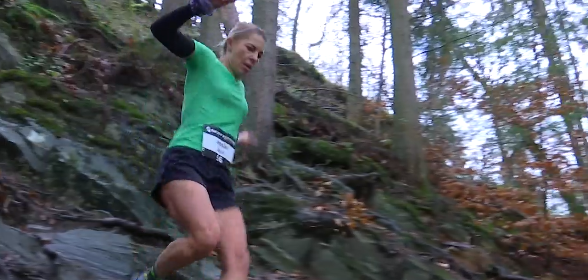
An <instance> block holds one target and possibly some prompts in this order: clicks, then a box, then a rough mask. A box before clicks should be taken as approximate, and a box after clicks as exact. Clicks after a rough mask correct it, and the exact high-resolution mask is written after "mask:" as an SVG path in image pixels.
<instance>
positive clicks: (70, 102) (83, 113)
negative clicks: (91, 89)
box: [59, 98, 103, 117]
mask: <svg viewBox="0 0 588 280" xmlns="http://www.w3.org/2000/svg"><path fill="white" fill-rule="evenodd" d="M59 106H60V107H61V108H62V109H63V110H64V111H65V112H67V113H69V114H72V115H75V116H79V117H88V116H96V115H97V114H99V113H100V112H101V111H102V106H103V105H102V104H100V103H98V102H97V101H96V100H94V99H91V98H82V99H65V98H62V99H61V102H60V103H59Z"/></svg>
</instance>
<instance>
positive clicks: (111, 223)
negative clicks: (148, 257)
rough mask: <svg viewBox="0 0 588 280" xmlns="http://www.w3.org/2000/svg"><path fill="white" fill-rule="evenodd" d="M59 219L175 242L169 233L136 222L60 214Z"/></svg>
mask: <svg viewBox="0 0 588 280" xmlns="http://www.w3.org/2000/svg"><path fill="white" fill-rule="evenodd" d="M57 217H58V218H60V219H64V220H70V221H78V222H86V223H96V224H99V225H100V226H103V227H120V228H122V229H123V230H125V231H128V232H129V233H131V234H135V235H139V236H142V237H155V238H158V239H162V240H164V241H166V242H172V241H174V238H173V237H171V236H170V235H169V234H167V232H165V231H163V230H160V229H155V228H146V227H143V226H141V225H139V224H137V223H135V222H131V221H128V220H124V219H120V218H104V219H92V218H83V217H76V216H71V215H63V214H58V215H57Z"/></svg>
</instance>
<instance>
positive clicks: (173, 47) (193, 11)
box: [151, 1, 206, 58]
mask: <svg viewBox="0 0 588 280" xmlns="http://www.w3.org/2000/svg"><path fill="white" fill-rule="evenodd" d="M192 2H198V1H192ZM204 13H206V11H204V9H202V8H200V7H195V6H194V5H192V6H190V5H189V4H188V5H184V6H182V7H180V8H177V9H176V10H173V11H172V12H170V13H168V14H166V15H163V16H162V17H160V18H159V19H157V20H156V21H155V22H154V23H153V24H151V33H152V34H153V36H154V37H155V38H156V39H157V40H158V41H159V42H161V44H162V45H163V46H165V47H166V48H167V49H168V50H169V51H170V52H172V53H173V54H175V55H176V56H179V57H181V58H187V57H189V56H190V55H191V54H192V53H194V50H195V47H196V46H195V45H194V41H193V40H192V39H190V38H188V37H187V36H185V35H184V34H182V33H181V32H180V31H179V29H180V27H182V25H183V24H184V23H185V22H186V21H188V20H190V19H191V18H192V17H193V16H199V15H202V14H204Z"/></svg>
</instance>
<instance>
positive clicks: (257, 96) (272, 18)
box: [244, 0, 279, 160]
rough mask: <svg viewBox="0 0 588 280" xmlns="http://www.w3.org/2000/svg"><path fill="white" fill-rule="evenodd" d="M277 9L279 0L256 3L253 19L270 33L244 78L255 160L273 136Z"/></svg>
mask: <svg viewBox="0 0 588 280" xmlns="http://www.w3.org/2000/svg"><path fill="white" fill-rule="evenodd" d="M278 12H279V1H278V0H265V1H260V0H258V1H255V2H254V4H253V23H255V24H257V26H259V27H261V28H263V29H264V30H265V34H266V36H267V42H266V44H265V53H264V55H263V58H262V59H261V60H260V62H259V65H257V66H255V67H254V68H253V69H252V71H251V73H249V75H247V77H246V78H245V80H244V82H245V87H246V89H247V101H248V102H249V114H248V116H247V119H246V121H245V127H246V128H247V129H249V130H251V131H253V132H254V133H255V135H256V136H257V146H256V147H254V148H253V149H251V150H250V151H251V152H252V153H250V155H251V158H252V159H253V160H255V159H263V158H264V157H265V156H266V155H267V148H268V146H269V143H270V142H271V140H272V138H273V136H274V132H273V112H274V106H275V100H274V97H275V87H276V84H275V82H276V71H277V66H276V65H277V47H276V40H277V32H278Z"/></svg>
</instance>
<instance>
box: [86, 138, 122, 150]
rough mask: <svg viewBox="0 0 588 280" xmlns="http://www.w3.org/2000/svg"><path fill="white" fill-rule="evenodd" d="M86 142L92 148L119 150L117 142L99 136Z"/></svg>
mask: <svg viewBox="0 0 588 280" xmlns="http://www.w3.org/2000/svg"><path fill="white" fill-rule="evenodd" d="M88 142H89V143H90V144H92V145H94V146H97V147H100V148H104V149H112V150H117V149H120V148H121V146H120V143H119V142H116V141H114V140H112V139H109V138H107V137H104V136H101V135H97V136H94V137H90V138H89V139H88Z"/></svg>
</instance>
